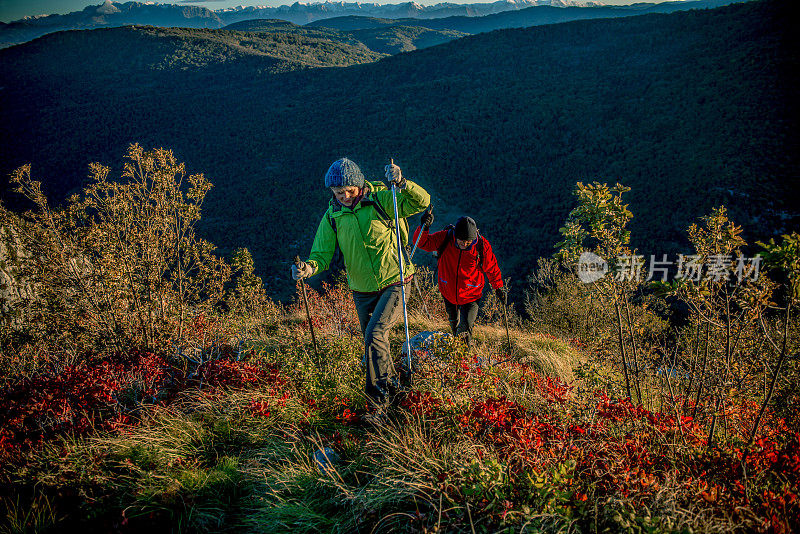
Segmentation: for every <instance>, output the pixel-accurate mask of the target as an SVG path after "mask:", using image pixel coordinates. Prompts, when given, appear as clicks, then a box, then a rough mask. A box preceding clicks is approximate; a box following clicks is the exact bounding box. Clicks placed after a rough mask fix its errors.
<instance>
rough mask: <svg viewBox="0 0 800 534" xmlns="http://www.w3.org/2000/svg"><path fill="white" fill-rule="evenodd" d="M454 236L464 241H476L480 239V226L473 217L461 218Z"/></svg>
mask: <svg viewBox="0 0 800 534" xmlns="http://www.w3.org/2000/svg"><path fill="white" fill-rule="evenodd" d="M454 235H455V238H456V239H460V240H462V241H475V239H477V238H478V225H477V224H475V221H474V220H473V219H472V217H461V218H460V219H459V220H458V221H457V222H456V229H455V232H454Z"/></svg>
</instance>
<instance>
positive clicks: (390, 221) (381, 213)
mask: <svg viewBox="0 0 800 534" xmlns="http://www.w3.org/2000/svg"><path fill="white" fill-rule="evenodd" d="M361 205H362V206H372V207H373V208H375V211H377V212H378V218H380V219H381V220H382V221H383V224H385V225H386V228H388V229H390V230H394V218H393V217H389V214H388V213H386V210H385V209H383V206H381V203H380V202H378V201H375V200H371V199H368V198H367V199H363V200H361Z"/></svg>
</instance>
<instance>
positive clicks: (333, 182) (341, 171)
mask: <svg viewBox="0 0 800 534" xmlns="http://www.w3.org/2000/svg"><path fill="white" fill-rule="evenodd" d="M351 185H352V186H354V187H359V188H360V187H364V175H363V174H361V169H359V168H358V165H356V164H355V163H354V162H352V161H350V160H349V159H347V158H342V159H337V160H336V161H334V162H333V165H331V166H330V168H329V169H328V172H326V173H325V187H346V186H351Z"/></svg>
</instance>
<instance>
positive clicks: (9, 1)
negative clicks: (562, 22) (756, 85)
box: [0, 0, 664, 22]
mask: <svg viewBox="0 0 800 534" xmlns="http://www.w3.org/2000/svg"><path fill="white" fill-rule="evenodd" d="M123 1H127V0H121V1H120V2H119V3H122V2H123ZM139 1H143V0H139ZM294 1H295V0H173V1H170V2H162V1H159V2H157V3H159V4H188V5H196V6H205V7H207V8H208V9H211V10H214V9H221V8H226V7H234V6H241V5H244V6H280V5H287V4H293V3H294ZM345 1H347V2H349V1H354V0H345ZM401 1H402V0H368V1H366V2H363V3H375V4H399V3H401ZM440 1H441V0H416V2H417V3H418V4H423V5H431V4H438V3H439V2H440ZM448 1H449V2H451V3H453V4H472V3H480V0H448ZM597 1H600V2H602V3H604V4H614V5H624V4H631V3H633V2H634V1H641V0H597ZM646 1H651V2H654V3H656V2H661V1H664V0H646ZM102 3H103V2H102V0H0V21H2V22H10V21H12V20H18V19H21V18H22V17H25V16H28V15H50V14H53V13H59V14H63V13H71V12H72V11H81V10H82V9H83V8H84V7H86V6H88V5H92V4H95V5H100V4H102ZM302 3H304V4H306V3H317V2H311V1H308V0H306V1H303V2H302Z"/></svg>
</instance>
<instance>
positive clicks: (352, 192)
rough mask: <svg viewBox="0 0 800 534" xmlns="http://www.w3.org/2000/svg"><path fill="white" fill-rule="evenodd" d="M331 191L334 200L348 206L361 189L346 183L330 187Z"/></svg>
mask: <svg viewBox="0 0 800 534" xmlns="http://www.w3.org/2000/svg"><path fill="white" fill-rule="evenodd" d="M331 191H333V195H334V196H335V197H336V200H338V201H339V203H340V204H341V205H342V206H347V207H350V205H351V204H352V203H353V199H355V198H356V197H357V196H358V194H359V193H360V192H361V190H360V189H359V188H358V187H355V186H352V185H348V186H345V187H331Z"/></svg>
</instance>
